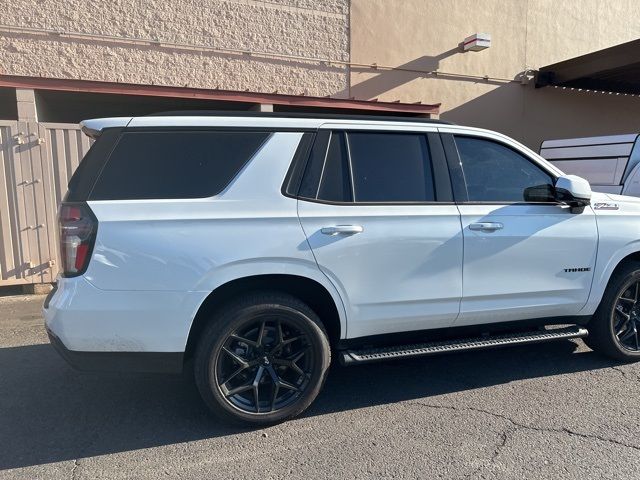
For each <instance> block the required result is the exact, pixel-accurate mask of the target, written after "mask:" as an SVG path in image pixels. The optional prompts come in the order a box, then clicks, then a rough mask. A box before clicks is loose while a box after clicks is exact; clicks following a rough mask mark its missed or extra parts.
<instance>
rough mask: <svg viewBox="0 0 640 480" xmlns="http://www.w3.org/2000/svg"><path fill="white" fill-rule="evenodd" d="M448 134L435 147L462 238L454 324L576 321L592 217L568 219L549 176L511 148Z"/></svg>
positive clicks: (586, 279)
mask: <svg viewBox="0 0 640 480" xmlns="http://www.w3.org/2000/svg"><path fill="white" fill-rule="evenodd" d="M443 130H444V131H445V132H446V129H443ZM453 132H456V130H452V131H451V133H450V134H444V135H443V142H444V145H445V148H446V151H447V154H448V156H449V160H450V165H451V168H452V176H453V177H454V180H455V182H454V187H455V188H454V190H455V195H456V199H457V201H458V208H459V209H460V213H461V218H462V228H463V235H464V266H463V284H464V288H463V298H462V304H461V310H460V316H459V319H458V321H457V322H456V324H457V325H470V324H479V323H491V322H500V321H510V320H522V319H530V318H541V317H554V316H566V315H576V314H578V313H579V311H580V310H581V309H582V307H583V306H584V305H585V303H586V301H587V298H588V295H589V290H590V287H591V280H592V277H593V267H594V265H595V259H596V250H597V243H598V231H597V228H596V220H595V215H594V212H593V210H592V209H591V208H590V207H587V208H585V209H584V211H583V212H582V213H572V212H571V211H570V209H569V208H568V207H567V206H566V205H563V204H560V203H558V202H556V201H555V200H554V198H553V183H554V180H555V176H554V172H553V171H551V170H547V169H545V168H544V166H543V165H542V164H539V163H537V162H536V161H535V160H534V159H533V158H532V157H529V156H528V155H527V153H526V151H524V149H521V148H519V147H518V145H517V144H516V143H515V142H509V141H507V140H506V139H503V138H502V137H500V136H492V135H490V134H473V135H462V134H455V135H454V134H452V133H453Z"/></svg>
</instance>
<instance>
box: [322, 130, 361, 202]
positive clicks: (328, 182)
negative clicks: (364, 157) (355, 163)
mask: <svg viewBox="0 0 640 480" xmlns="http://www.w3.org/2000/svg"><path fill="white" fill-rule="evenodd" d="M346 159H347V146H346V142H345V139H344V134H343V133H340V132H334V133H332V134H331V138H330V140H329V148H328V150H327V156H326V159H325V162H324V168H323V169H322V174H321V176H320V187H319V188H318V198H321V199H322V200H329V201H333V202H351V201H352V200H353V197H352V195H351V176H350V174H349V165H348V163H347V161H346Z"/></svg>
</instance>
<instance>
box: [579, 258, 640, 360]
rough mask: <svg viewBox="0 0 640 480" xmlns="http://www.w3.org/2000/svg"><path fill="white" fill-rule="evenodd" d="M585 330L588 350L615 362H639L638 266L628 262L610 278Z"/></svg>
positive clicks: (639, 301) (639, 303)
mask: <svg viewBox="0 0 640 480" xmlns="http://www.w3.org/2000/svg"><path fill="white" fill-rule="evenodd" d="M588 329H589V337H588V340H586V341H585V343H586V344H587V345H588V346H589V347H590V348H591V349H593V350H595V351H597V352H599V353H602V354H604V355H607V356H609V357H611V358H615V359H616V360H623V361H627V362H634V361H638V360H640V263H638V262H629V263H627V264H626V265H623V266H622V267H620V268H619V269H618V270H617V271H616V272H615V273H614V274H613V275H612V277H611V279H610V280H609V284H608V285H607V288H606V290H605V292H604V295H603V297H602V301H601V302H600V306H599V307H598V310H596V313H595V314H594V316H593V318H592V319H591V321H590V322H589V325H588Z"/></svg>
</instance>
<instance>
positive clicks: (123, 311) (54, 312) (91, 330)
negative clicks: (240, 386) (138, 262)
mask: <svg viewBox="0 0 640 480" xmlns="http://www.w3.org/2000/svg"><path fill="white" fill-rule="evenodd" d="M203 296H206V294H203V293H199V292H164V291H123V290H100V289H98V288H96V287H95V286H93V285H92V284H91V283H90V282H88V281H87V280H86V279H85V278H84V277H75V278H60V279H58V283H57V288H56V289H55V290H54V291H53V292H51V294H50V295H49V296H48V297H47V299H46V300H45V304H44V308H43V315H44V318H45V326H46V329H47V332H48V334H49V338H50V339H51V343H52V344H53V346H54V347H56V349H57V350H58V352H59V353H60V355H61V356H62V357H63V358H64V359H65V360H67V361H68V362H69V363H70V364H71V365H72V366H73V367H75V368H78V369H80V370H90V371H116V372H124V371H129V372H180V371H181V370H182V361H183V357H184V350H185V345H186V343H187V337H188V335H189V330H190V327H191V322H192V319H193V317H194V315H195V312H196V311H197V309H198V307H199V305H200V302H201V300H202V297H203Z"/></svg>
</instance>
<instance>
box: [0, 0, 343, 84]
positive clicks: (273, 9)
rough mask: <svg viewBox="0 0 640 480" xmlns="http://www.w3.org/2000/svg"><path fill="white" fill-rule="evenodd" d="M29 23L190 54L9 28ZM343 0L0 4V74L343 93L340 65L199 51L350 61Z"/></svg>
mask: <svg viewBox="0 0 640 480" xmlns="http://www.w3.org/2000/svg"><path fill="white" fill-rule="evenodd" d="M3 26H4V27H6V26H13V27H28V28H36V29H51V30H56V31H63V32H80V33H86V34H91V35H101V36H112V37H131V38H140V39H155V40H158V41H159V42H166V43H171V44H189V45H194V46H195V48H194V49H193V50H187V49H183V48H172V47H171V46H167V45H164V46H161V45H150V44H148V43H147V44H134V43H132V42H131V41H129V40H124V39H123V40H122V41H117V40H115V41H114V39H108V38H105V39H104V41H102V40H100V39H78V38H69V37H65V36H57V35H55V34H54V35H51V34H36V33H25V32H9V31H7V29H6V28H4V29H3V28H2V27H3ZM348 34H349V0H324V1H321V2H316V1H313V0H171V1H166V0H146V1H143V0H110V1H108V2H99V1H93V2H88V1H86V0H15V1H3V2H0V53H1V54H0V73H2V74H8V75H25V76H42V77H53V78H68V79H85V80H100V81H110V82H125V83H140V84H156V85H170V86H189V87H196V88H220V89H226V90H250V91H257V92H269V93H270V92H274V91H276V90H277V91H278V92H279V93H288V94H301V93H303V92H305V91H306V93H307V94H309V95H318V96H324V95H332V94H336V93H341V94H343V95H345V94H346V90H347V87H348V74H347V70H346V68H345V67H340V66H335V65H333V66H327V65H321V64H319V63H318V62H305V61H300V60H288V59H274V58H263V57H261V56H260V55H251V56H249V55H246V54H221V53H215V52H212V51H207V50H205V49H202V48H198V46H207V47H214V48H222V49H225V48H227V49H238V50H247V51H252V52H267V53H275V54H284V55H295V56H302V57H312V58H330V59H334V60H348V57H349V52H348V42H349V39H348Z"/></svg>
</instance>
